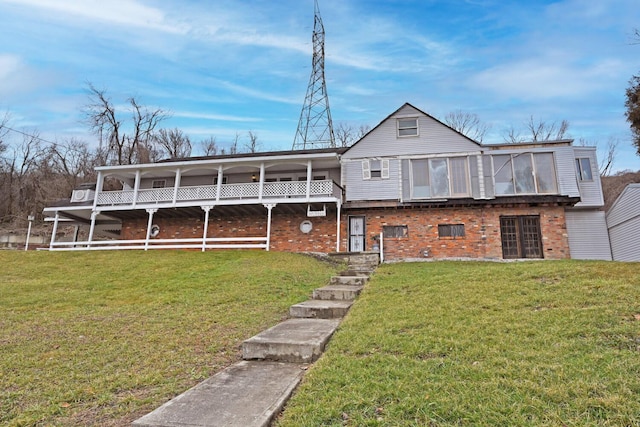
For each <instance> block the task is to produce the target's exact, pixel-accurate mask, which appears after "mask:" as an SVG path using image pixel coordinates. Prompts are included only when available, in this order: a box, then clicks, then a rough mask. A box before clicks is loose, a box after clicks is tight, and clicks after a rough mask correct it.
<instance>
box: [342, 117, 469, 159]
mask: <svg viewBox="0 0 640 427" xmlns="http://www.w3.org/2000/svg"><path fill="white" fill-rule="evenodd" d="M402 116H404V117H407V116H414V117H418V131H419V135H418V136H406V137H398V134H397V124H396V118H397V117H402ZM479 149H480V146H479V145H478V144H476V143H474V142H473V141H471V140H469V139H468V138H465V137H464V136H462V135H460V134H459V133H457V132H456V131H454V130H453V129H451V128H449V127H448V126H446V125H444V124H442V123H440V122H439V121H437V120H435V119H434V118H432V117H430V116H427V115H425V114H424V113H421V112H419V111H417V110H416V109H414V108H411V107H410V106H405V107H404V108H402V109H401V110H399V111H398V112H397V113H396V114H394V115H393V116H391V117H389V118H387V119H386V120H385V121H383V122H382V123H381V124H380V125H379V126H378V127H376V128H375V129H373V130H372V131H371V132H370V133H369V134H368V135H366V136H365V137H364V138H362V139H361V140H360V141H359V142H358V143H357V144H355V145H354V146H353V147H351V148H350V149H349V151H347V152H346V153H345V154H344V155H343V158H344V159H359V158H360V159H361V158H370V157H380V156H389V157H391V156H402V155H422V154H439V153H460V152H472V151H478V150H479Z"/></svg>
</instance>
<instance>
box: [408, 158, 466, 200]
mask: <svg viewBox="0 0 640 427" xmlns="http://www.w3.org/2000/svg"><path fill="white" fill-rule="evenodd" d="M467 165H468V162H467V158H466V157H453V158H445V157H441V158H432V159H417V160H412V161H411V175H412V197H413V198H414V199H427V198H441V197H465V196H468V195H469V168H468V166H467Z"/></svg>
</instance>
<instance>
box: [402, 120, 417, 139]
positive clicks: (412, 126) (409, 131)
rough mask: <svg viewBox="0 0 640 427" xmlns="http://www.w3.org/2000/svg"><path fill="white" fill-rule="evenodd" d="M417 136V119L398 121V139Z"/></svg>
mask: <svg viewBox="0 0 640 427" xmlns="http://www.w3.org/2000/svg"><path fill="white" fill-rule="evenodd" d="M402 136H418V118H417V117H412V118H405V119H398V137H402Z"/></svg>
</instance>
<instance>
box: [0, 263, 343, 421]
mask: <svg viewBox="0 0 640 427" xmlns="http://www.w3.org/2000/svg"><path fill="white" fill-rule="evenodd" d="M0 265H2V271H1V272H0V425H3V426H89V425H99V426H121V425H128V424H129V423H130V422H131V421H133V420H134V419H136V418H138V417H140V416H142V415H144V414H145V413H147V412H149V411H151V410H152V409H155V408H156V407H157V406H159V405H160V404H162V403H164V402H165V401H167V400H168V399H170V398H172V397H174V396H176V395H178V394H179V393H182V392H183V391H184V390H186V389H188V388H190V387H191V386H193V385H195V384H197V383H198V382H200V381H202V380H203V379H205V378H207V377H209V376H211V375H212V374H213V373H215V372H216V371H219V370H220V369H221V368H223V367H225V366H227V365H229V364H231V363H233V362H235V361H236V360H238V359H239V357H240V343H241V342H242V341H243V340H244V339H246V338H249V337H251V336H252V335H254V334H256V333H257V332H259V331H261V330H263V329H265V328H267V327H270V326H273V325H274V324H276V323H277V322H279V321H280V320H281V319H282V318H283V317H285V316H286V314H287V312H288V308H289V306H290V305H291V304H294V303H296V302H300V301H303V300H305V299H307V297H308V296H309V294H310V293H311V290H312V289H314V288H316V287H319V286H323V285H324V284H326V283H327V281H328V279H329V277H330V276H331V275H332V274H333V273H334V267H332V266H331V265H329V264H326V263H322V262H320V261H317V260H314V259H312V258H310V257H305V256H301V255H294V254H283V253H267V252H259V251H244V252H237V251H224V252H206V253H201V252H184V251H150V252H141V251H131V252H129V251H119V252H75V253H71V252H66V253H61V252H57V253H48V252H14V251H3V252H0Z"/></svg>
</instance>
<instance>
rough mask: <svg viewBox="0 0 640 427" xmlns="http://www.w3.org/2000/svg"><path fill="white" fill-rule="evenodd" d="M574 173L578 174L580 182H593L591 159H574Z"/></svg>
mask: <svg viewBox="0 0 640 427" xmlns="http://www.w3.org/2000/svg"><path fill="white" fill-rule="evenodd" d="M576 172H577V173H578V179H579V180H580V181H593V174H592V173H591V159H590V158H588V157H582V158H579V159H576Z"/></svg>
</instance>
